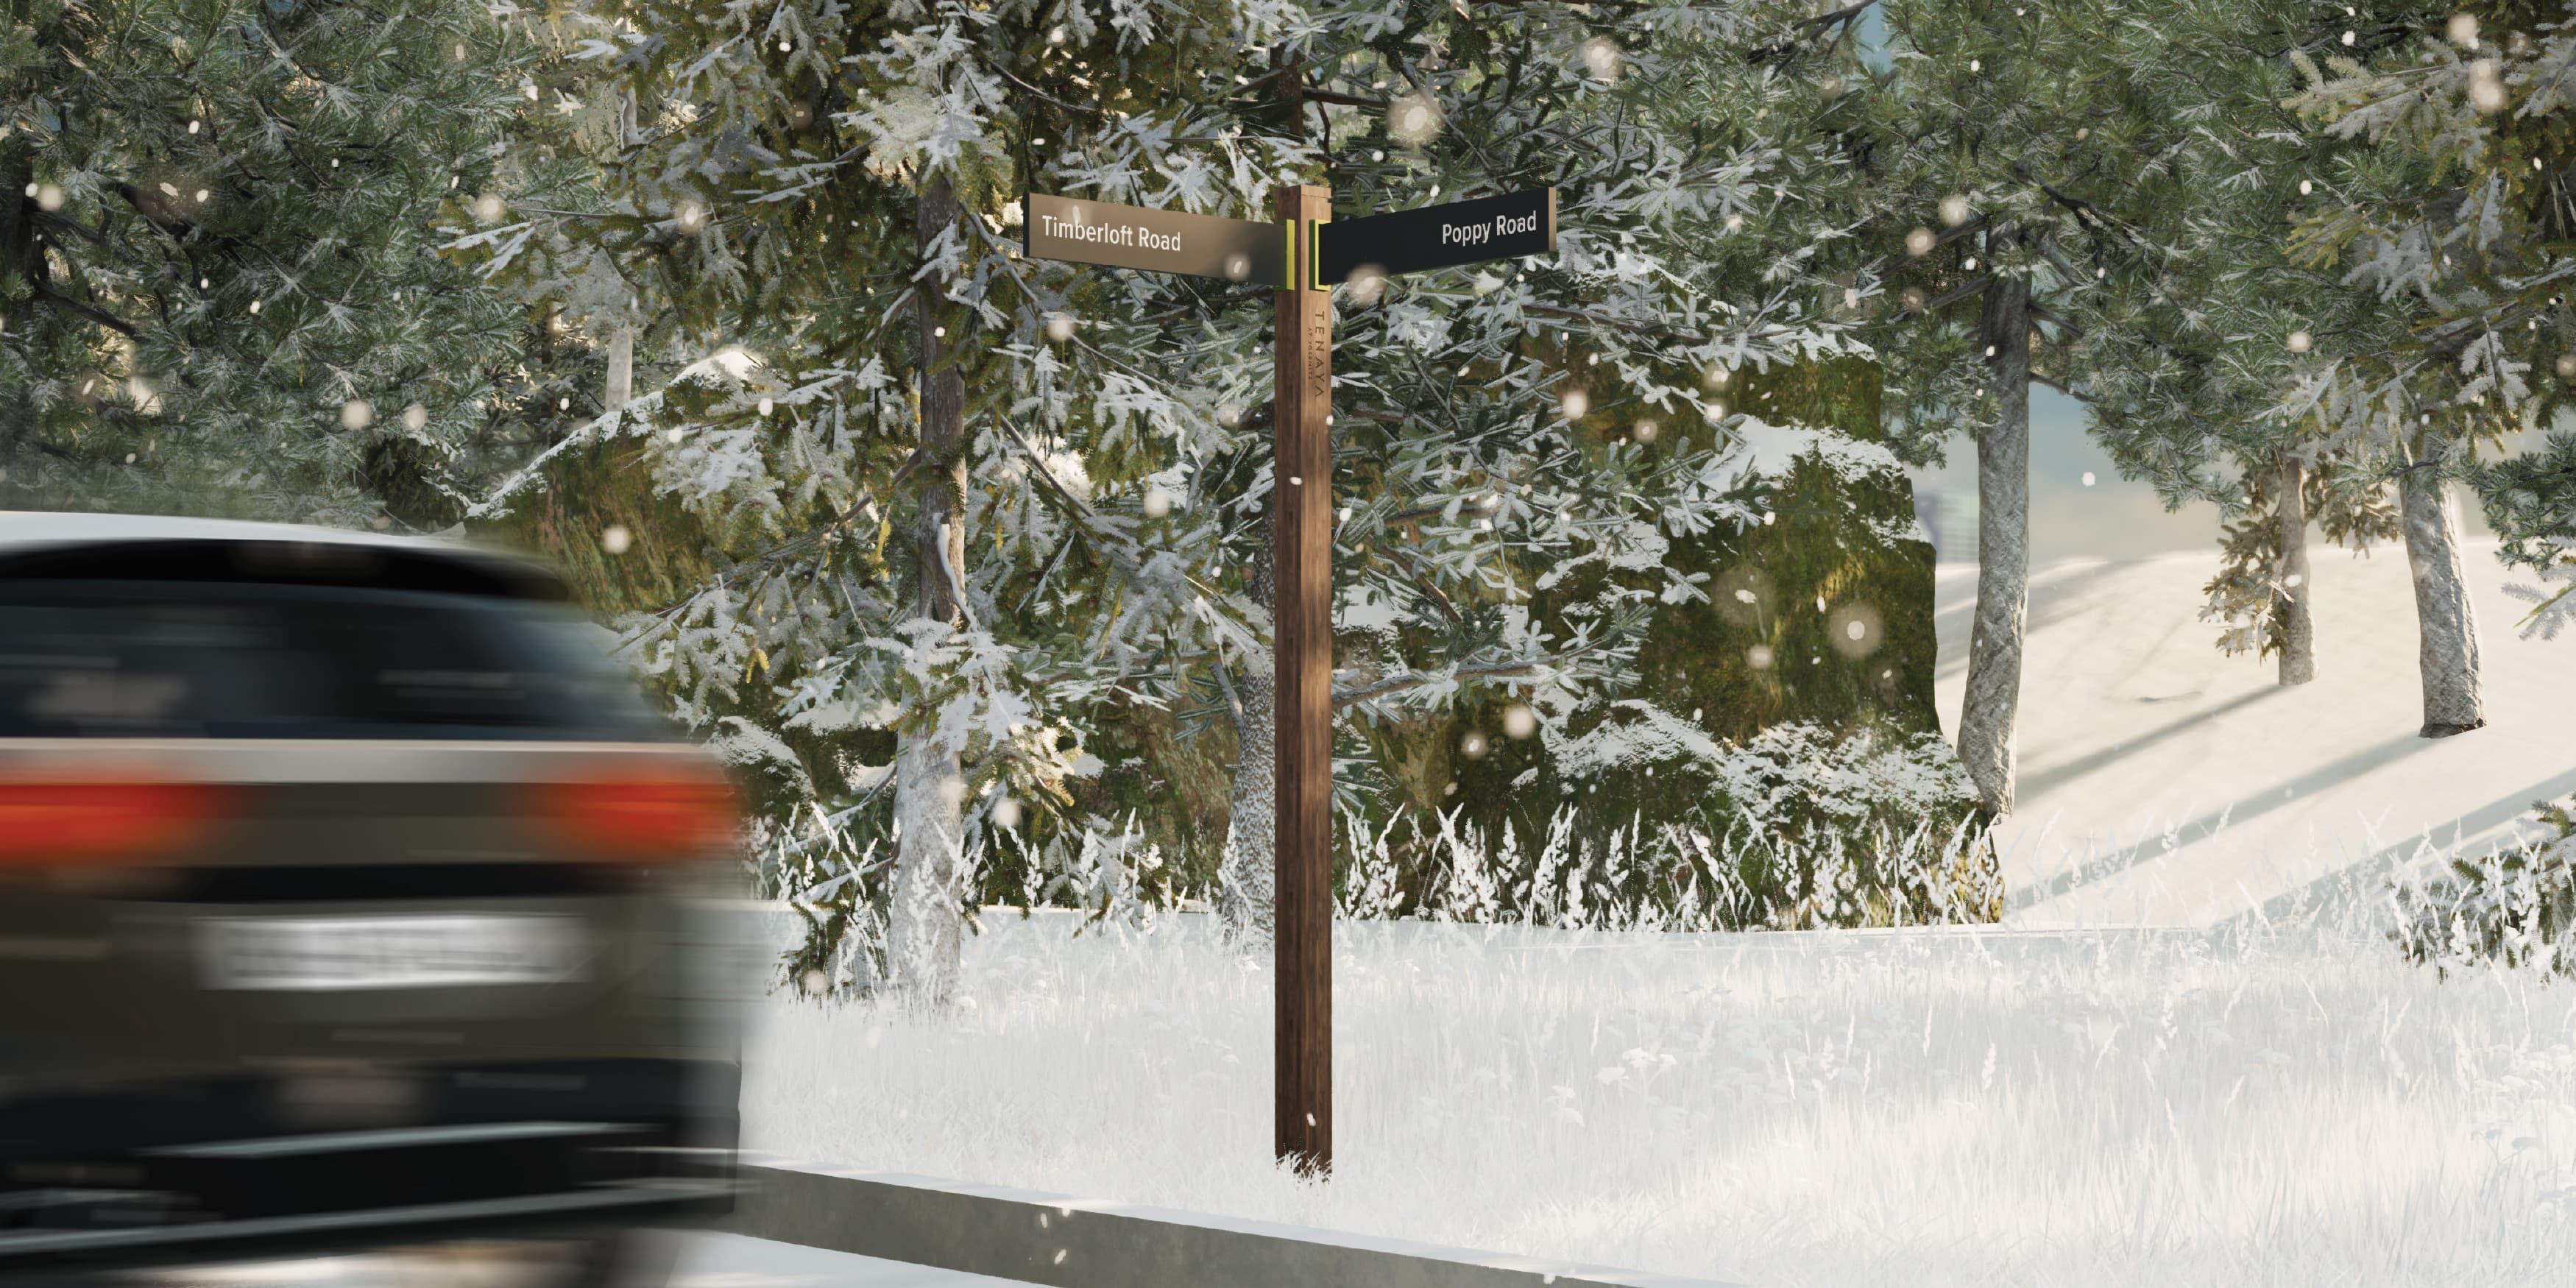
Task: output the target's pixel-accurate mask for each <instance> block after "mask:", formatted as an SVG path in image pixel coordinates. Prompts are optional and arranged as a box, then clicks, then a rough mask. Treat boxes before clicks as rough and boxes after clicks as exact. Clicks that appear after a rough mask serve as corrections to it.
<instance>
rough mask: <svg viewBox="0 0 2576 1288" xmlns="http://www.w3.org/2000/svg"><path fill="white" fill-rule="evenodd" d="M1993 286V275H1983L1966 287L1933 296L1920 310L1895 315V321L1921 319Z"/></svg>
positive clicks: (1953, 288)
mask: <svg viewBox="0 0 2576 1288" xmlns="http://www.w3.org/2000/svg"><path fill="white" fill-rule="evenodd" d="M1994 284H1995V276H1994V274H1992V273H1987V274H1984V275H1982V276H1980V277H1978V278H1977V279H1976V280H1975V281H1972V282H1969V283H1967V284H1966V285H1963V286H1954V287H1952V288H1950V289H1949V290H1946V291H1943V292H1942V293H1940V294H1939V295H1935V296H1933V297H1932V298H1931V299H1929V300H1926V301H1924V302H1923V307H1922V308H1919V309H1905V310H1903V311H1901V312H1899V313H1898V314H1897V315H1896V320H1897V321H1899V322H1903V321H1905V320H1906V319H1908V318H1914V317H1921V316H1923V315H1924V314H1927V313H1938V312H1940V311H1941V310H1943V309H1946V308H1948V307H1950V306H1951V305H1953V304H1956V303H1958V302H1959V301H1961V300H1964V299H1967V298H1968V297H1969V296H1972V295H1978V294H1982V293H1983V292H1984V291H1985V289H1986V288H1987V287H1989V286H1992V285H1994Z"/></svg>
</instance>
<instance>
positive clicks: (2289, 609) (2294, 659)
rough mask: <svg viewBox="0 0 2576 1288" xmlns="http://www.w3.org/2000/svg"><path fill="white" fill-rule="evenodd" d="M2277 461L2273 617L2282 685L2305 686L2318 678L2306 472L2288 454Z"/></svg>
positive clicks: (2284, 454) (2293, 457) (2296, 460)
mask: <svg viewBox="0 0 2576 1288" xmlns="http://www.w3.org/2000/svg"><path fill="white" fill-rule="evenodd" d="M2280 462H2281V475H2280V479H2279V481H2278V483H2277V484H2276V486H2278V487H2279V488H2280V489H2281V504H2280V509H2279V511H2278V513H2277V515H2276V519H2277V521H2278V523H2279V525H2280V526H2279V529H2278V533H2279V535H2278V540H2279V542H2280V546H2281V597H2280V603H2279V604H2278V605H2277V607H2276V610H2275V614H2274V616H2275V617H2276V619H2277V620H2278V621H2279V623H2280V627H2281V683H2283V684H2285V685H2289V684H2305V683H2307V682H2308V681H2310V680H2313V679H2315V678H2317V624H2316V619H2315V618H2314V617H2312V616H2310V615H2309V613H2308V497H2307V492H2306V491H2305V487H2306V484H2307V478H2306V474H2307V471H2305V470H2304V469H2302V468H2300V465H2299V458H2297V457H2295V456H2292V455H2290V454H2289V453H2288V452H2283V453H2281V458H2280Z"/></svg>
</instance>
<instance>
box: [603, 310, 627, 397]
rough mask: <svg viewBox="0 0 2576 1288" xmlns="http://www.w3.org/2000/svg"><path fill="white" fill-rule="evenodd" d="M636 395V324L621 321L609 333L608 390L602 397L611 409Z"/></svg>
mask: <svg viewBox="0 0 2576 1288" xmlns="http://www.w3.org/2000/svg"><path fill="white" fill-rule="evenodd" d="M634 397H635V324H634V323H633V322H621V323H619V324H618V326H617V329H616V330H614V331H611V332H609V333H608V391H607V394H606V396H604V397H602V398H601V399H600V403H601V405H603V406H605V407H606V408H607V409H608V410H610V411H616V410H617V409H618V408H620V407H623V406H625V405H626V404H627V403H628V402H629V401H630V400H632V399H633V398H634Z"/></svg>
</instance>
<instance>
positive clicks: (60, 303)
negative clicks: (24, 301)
mask: <svg viewBox="0 0 2576 1288" xmlns="http://www.w3.org/2000/svg"><path fill="white" fill-rule="evenodd" d="M36 298H37V299H39V300H43V301H44V302H45V303H47V304H51V305H53V306H54V307H55V308H58V309H61V310H63V311H65V312H67V313H77V314H79V315H80V316H82V317H85V318H88V319H89V320H90V321H92V322H95V323H97V324H99V325H100V326H103V327H106V328H107V329H109V330H111V331H116V332H120V333H122V334H123V335H124V336H125V337H126V338H127V339H129V340H132V339H140V338H142V335H143V330H142V328H140V327H137V326H136V325H134V324H133V323H131V322H128V321H126V320H125V319H123V318H121V317H118V316H116V315H115V314H113V313H109V312H105V311H103V310H100V309H95V308H92V307H90V306H89V305H86V304H83V303H81V302H80V301H79V300H76V299H73V298H72V297H70V296H68V295H65V294H63V293H62V292H60V291H57V290H55V289H54V288H52V287H50V286H47V285H45V284H44V283H42V282H38V283H36Z"/></svg>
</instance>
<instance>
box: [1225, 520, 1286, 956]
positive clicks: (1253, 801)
mask: <svg viewBox="0 0 2576 1288" xmlns="http://www.w3.org/2000/svg"><path fill="white" fill-rule="evenodd" d="M1262 527H1263V529H1264V535H1263V537H1262V540H1261V549H1260V553H1258V554H1256V555H1254V556H1253V561H1252V576H1251V577H1250V579H1249V581H1250V583H1251V584H1250V590H1251V592H1252V602H1253V603H1254V604H1256V605H1258V606H1259V607H1260V609H1261V611H1262V612H1263V613H1265V614H1267V613H1268V612H1269V611H1270V607H1271V591H1272V580H1271V568H1272V564H1271V559H1270V539H1269V537H1268V535H1267V530H1268V528H1269V524H1268V523H1266V522H1265V523H1264V524H1262ZM1237 685H1238V687H1237V688H1236V689H1235V691H1234V737H1235V744H1236V746H1237V747H1238V748H1239V750H1238V751H1237V753H1236V756H1235V765H1234V794H1233V797H1232V808H1231V809H1230V810H1229V811H1228V819H1227V823H1226V832H1225V856H1224V858H1223V859H1221V860H1219V862H1218V864H1217V898H1216V911H1217V919H1218V920H1219V921H1220V922H1222V923H1223V924H1224V926H1225V937H1226V939H1227V940H1229V941H1231V942H1232V943H1234V944H1235V945H1236V946H1237V947H1239V948H1241V949H1243V950H1245V951H1247V952H1260V951H1267V950H1268V949H1269V947H1270V936H1271V929H1272V926H1273V923H1274V922H1275V920H1276V919H1277V916H1278V911H1279V909H1278V887H1279V856H1278V842H1279V793H1278V769H1279V759H1278V756H1279V746H1278V741H1277V733H1278V729H1279V707H1278V700H1277V699H1278V692H1279V689H1278V679H1277V676H1276V675H1275V674H1274V672H1273V669H1272V664H1271V659H1270V658H1269V657H1268V656H1267V655H1264V656H1261V657H1248V658H1245V659H1244V663H1243V678H1242V679H1241V680H1240V681H1238V682H1237Z"/></svg>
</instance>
